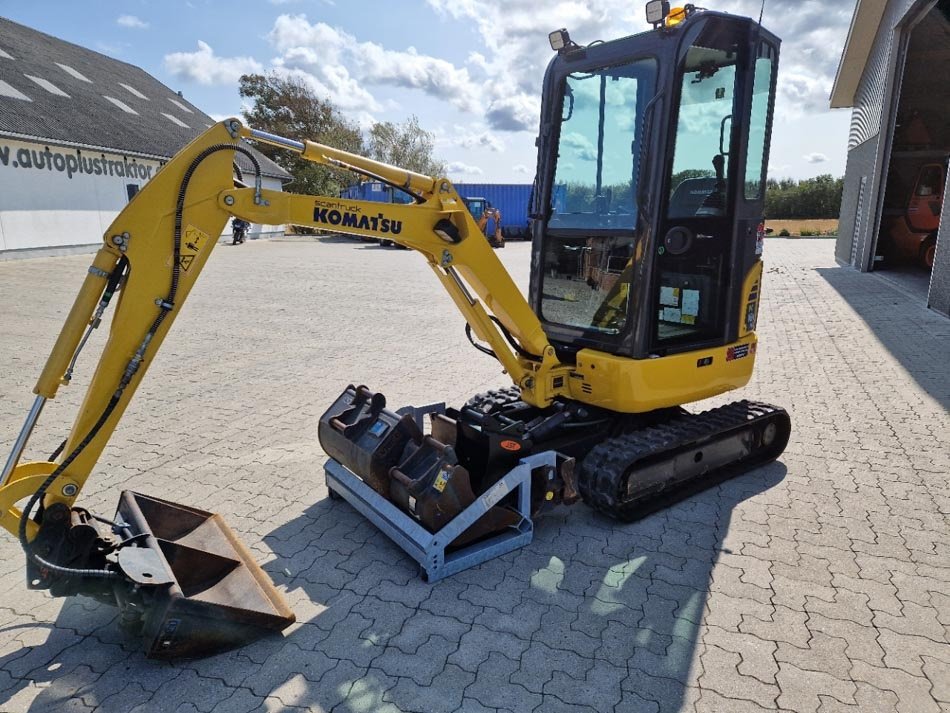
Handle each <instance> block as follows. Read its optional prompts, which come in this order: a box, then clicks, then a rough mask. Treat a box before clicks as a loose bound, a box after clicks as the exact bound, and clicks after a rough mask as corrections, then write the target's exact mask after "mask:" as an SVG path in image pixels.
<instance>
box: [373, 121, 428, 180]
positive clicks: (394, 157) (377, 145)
mask: <svg viewBox="0 0 950 713" xmlns="http://www.w3.org/2000/svg"><path fill="white" fill-rule="evenodd" d="M434 147H435V144H434V141H433V136H432V134H431V133H430V132H428V131H426V130H425V129H423V128H422V127H421V126H420V125H419V119H418V117H416V116H411V117H410V118H409V119H407V120H406V121H405V123H402V124H393V123H392V122H389V121H383V122H379V123H377V124H373V128H371V129H370V131H369V156H370V158H374V159H376V160H377V161H382V162H384V163H389V164H392V165H393V166H399V168H405V169H407V170H409V171H415V172H416V173H423V174H425V175H427V176H444V175H445V164H444V163H443V162H442V161H439V160H437V159H436V158H435V156H434V155H433V150H434Z"/></svg>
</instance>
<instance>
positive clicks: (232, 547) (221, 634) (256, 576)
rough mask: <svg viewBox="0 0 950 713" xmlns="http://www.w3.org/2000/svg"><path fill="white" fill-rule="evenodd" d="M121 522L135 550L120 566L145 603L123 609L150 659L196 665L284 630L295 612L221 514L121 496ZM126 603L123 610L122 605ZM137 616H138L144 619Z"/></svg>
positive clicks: (125, 553) (122, 553)
mask: <svg viewBox="0 0 950 713" xmlns="http://www.w3.org/2000/svg"><path fill="white" fill-rule="evenodd" d="M117 521H118V522H121V523H125V525H126V526H127V527H126V528H123V529H127V530H128V532H123V534H125V535H126V536H128V537H135V538H136V539H137V540H139V541H140V543H139V545H140V546H138V547H125V548H123V549H122V550H120V554H119V567H120V568H121V569H122V571H123V573H124V574H125V576H126V577H127V578H128V579H130V580H131V581H132V582H134V583H136V584H138V585H140V586H139V587H138V588H137V592H136V593H142V601H141V602H122V601H120V602H119V606H120V608H121V609H122V611H123V621H124V622H126V623H128V624H131V625H132V626H133V627H135V628H138V627H139V626H141V629H140V631H141V635H142V637H143V639H144V644H145V650H146V654H147V655H148V656H149V657H151V658H160V659H172V658H199V657H203V656H210V655H213V654H217V653H221V652H223V651H227V650H229V649H234V648H237V647H240V646H244V645H246V644H249V643H251V642H252V641H255V640H256V639H259V638H261V637H262V636H265V635H267V634H270V633H273V632H277V631H280V630H282V629H285V628H286V627H288V626H290V624H292V623H293V622H294V615H293V612H291V611H290V608H289V607H288V606H287V603H286V602H285V601H284V598H283V597H282V596H281V594H280V592H278V591H277V589H276V588H275V587H274V585H273V584H272V583H271V581H270V579H269V578H268V576H267V575H266V574H265V573H264V571H263V570H262V569H261V568H260V567H259V566H258V565H257V563H256V562H255V561H254V558H253V556H252V555H251V553H250V552H249V551H248V550H247V548H246V547H245V546H244V545H243V544H242V543H241V542H240V540H239V539H238V538H237V536H236V535H235V533H234V532H233V531H232V530H231V528H230V527H228V526H227V525H226V524H225V522H224V520H223V519H222V518H221V516H220V515H215V514H213V513H210V512H205V511H203V510H197V509H195V508H190V507H186V506H184V505H178V504H175V503H171V502H168V501H166V500H159V499H158V498H153V497H149V496H147V495H141V494H139V493H133V492H130V491H124V492H123V493H122V496H121V498H120V500H119V506H118V513H117ZM124 604H125V606H123V605H124ZM139 615H140V616H139Z"/></svg>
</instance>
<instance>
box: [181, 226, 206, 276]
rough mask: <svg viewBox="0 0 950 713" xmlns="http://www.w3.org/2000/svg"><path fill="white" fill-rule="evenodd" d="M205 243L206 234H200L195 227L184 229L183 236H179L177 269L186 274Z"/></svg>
mask: <svg viewBox="0 0 950 713" xmlns="http://www.w3.org/2000/svg"><path fill="white" fill-rule="evenodd" d="M207 242H208V236H207V234H205V233H203V232H201V231H200V230H198V228H196V227H195V226H193V225H189V226H188V227H187V228H185V234H184V235H182V236H181V252H180V254H179V256H178V265H179V267H181V269H182V270H184V271H185V272H187V271H188V268H190V267H191V266H192V264H194V262H195V258H196V257H198V253H200V252H201V250H202V249H203V248H204V246H205V245H206V244H207Z"/></svg>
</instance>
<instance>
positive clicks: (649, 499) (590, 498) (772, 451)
mask: <svg viewBox="0 0 950 713" xmlns="http://www.w3.org/2000/svg"><path fill="white" fill-rule="evenodd" d="M768 422H774V423H775V424H776V426H777V432H776V436H775V438H774V440H773V442H772V443H771V444H770V446H769V447H767V448H760V449H759V450H757V451H755V452H753V453H751V454H750V455H748V456H746V457H745V458H743V459H742V460H740V461H738V462H737V463H735V464H732V465H728V466H725V467H721V468H717V469H715V470H713V471H708V472H704V473H702V474H701V475H700V476H699V477H688V478H686V479H685V480H682V481H680V482H670V481H667V482H666V483H664V484H662V486H661V487H659V488H651V489H647V490H645V491H644V492H642V493H641V494H639V495H636V496H634V498H633V499H624V498H623V497H622V495H623V494H625V493H626V490H627V483H628V481H629V479H630V478H635V477H636V464H638V463H643V462H645V461H646V462H649V463H651V464H655V463H656V461H657V459H658V458H662V457H663V454H664V452H666V453H668V454H670V456H671V457H672V456H673V455H674V454H676V453H677V452H679V451H681V450H683V449H686V448H689V447H690V446H691V445H696V444H701V443H703V442H707V441H711V440H714V439H715V438H716V437H717V436H718V435H720V434H724V433H725V432H727V431H734V430H740V429H743V428H748V427H752V428H763V427H764V426H765V425H766V424H767V423H768ZM790 430H791V426H790V421H789V418H788V414H787V413H786V412H785V411H784V409H780V408H778V407H776V406H770V405H769V404H763V403H757V402H752V401H737V402H735V403H731V404H728V405H726V406H720V407H719V408H716V409H712V410H710V411H705V412H703V413H699V414H688V415H684V416H681V417H679V418H676V419H673V420H671V421H668V422H666V423H662V424H659V425H656V426H650V427H648V428H644V429H642V430H639V431H634V432H631V433H626V434H622V435H619V436H616V437H614V438H610V439H608V440H606V441H604V442H603V443H601V444H599V445H597V446H595V447H594V448H592V449H591V451H590V453H588V454H587V456H586V457H585V458H584V460H583V461H582V462H581V466H580V468H579V469H578V470H579V473H578V488H579V490H580V492H581V496H582V497H583V499H584V502H586V503H587V504H588V505H589V506H590V507H592V508H594V509H595V510H598V511H599V512H602V513H604V514H605V515H608V516H609V517H612V518H615V519H617V520H620V521H623V522H633V521H635V520H639V519H640V518H643V517H646V516H647V515H649V514H651V513H653V512H655V511H657V510H659V509H661V508H664V507H666V506H668V505H671V504H672V503H674V502H677V501H679V500H682V499H683V498H685V497H688V496H689V495H692V494H694V493H697V492H699V491H701V490H705V489H706V488H708V487H711V486H713V485H716V484H717V483H721V482H722V481H724V480H726V479H728V478H732V477H735V476H737V475H741V474H742V473H744V472H746V471H748V470H749V469H751V468H754V467H756V466H759V465H762V464H764V463H768V462H770V461H772V460H775V459H776V458H777V457H778V456H779V455H781V453H782V451H783V450H785V446H786V444H787V443H788V437H789V433H790Z"/></svg>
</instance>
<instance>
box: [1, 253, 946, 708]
mask: <svg viewBox="0 0 950 713" xmlns="http://www.w3.org/2000/svg"><path fill="white" fill-rule="evenodd" d="M501 256H502V258H503V259H504V261H505V263H506V265H507V266H508V267H509V269H511V270H512V272H513V273H514V274H515V276H516V277H517V279H518V280H519V282H520V283H521V284H522V285H524V284H525V283H526V281H527V270H528V264H529V250H528V246H526V245H523V244H514V245H510V246H509V247H507V248H506V249H505V250H504V251H503V252H502V253H501ZM766 259H767V267H766V282H765V291H764V303H763V308H762V313H761V316H760V336H761V339H762V345H761V349H760V350H759V359H758V364H757V369H756V374H755V377H754V379H753V381H752V383H751V384H750V385H749V386H748V387H746V388H745V389H744V390H742V391H741V392H740V393H739V394H738V396H747V397H750V398H756V399H761V400H767V401H771V402H774V403H776V404H780V405H782V406H785V407H786V408H788V409H789V411H790V412H791V415H792V420H793V424H794V430H793V433H792V439H791V443H790V444H789V447H788V449H787V451H786V452H785V454H784V455H783V456H782V458H781V459H780V461H778V462H776V463H774V464H772V465H769V466H767V467H764V468H760V469H758V470H756V471H754V472H751V473H749V474H747V475H745V476H743V477H740V478H737V479H734V480H732V481H729V482H727V483H725V484H722V485H719V486H717V487H715V488H713V489H711V490H708V491H706V492H704V493H702V494H699V495H696V496H694V497H692V498H690V499H689V500H686V501H684V502H682V503H680V504H678V505H676V506H675V507H672V508H670V509H667V510H665V511H663V512H660V513H657V514H655V515H653V516H651V517H649V518H648V519H646V520H643V521H641V522H639V523H636V524H632V525H618V524H616V523H613V522H611V521H608V520H605V519H603V518H602V517H599V516H597V515H595V514H593V513H592V512H591V511H590V510H588V509H587V508H586V507H584V506H583V505H578V506H575V507H574V508H572V509H570V510H568V509H563V510H558V511H556V512H554V513H553V514H551V515H549V516H547V517H545V518H544V519H542V520H540V521H538V522H537V523H536V536H535V540H534V542H532V543H531V544H530V545H529V546H527V547H525V548H524V549H522V550H520V551H517V552H515V553H512V554H509V555H507V556H504V557H502V558H500V559H497V560H495V561H492V562H490V563H488V564H485V565H483V566H481V567H478V568H475V569H472V570H469V571H467V572H464V573H462V574H459V575H457V576H454V577H452V578H450V579H448V580H445V581H443V582H440V583H437V584H434V585H430V584H426V583H424V582H423V581H422V580H421V579H420V578H419V576H418V572H417V570H416V568H415V566H414V565H413V563H412V561H411V560H410V559H409V558H408V557H407V556H405V555H404V554H402V553H401V552H400V551H399V550H398V549H396V548H395V547H394V546H393V545H392V544H390V543H389V542H388V540H386V538H385V537H383V536H382V535H380V534H379V533H378V532H377V531H376V530H375V529H374V528H373V527H372V526H371V525H369V524H368V523H367V522H366V521H365V520H364V519H363V518H362V517H360V516H359V515H358V514H356V513H355V511H354V510H352V509H351V508H350V507H349V506H348V505H347V504H346V503H343V502H338V501H330V500H329V499H328V498H327V490H326V487H325V483H324V477H323V471H322V467H321V466H322V463H323V461H324V459H325V455H324V454H323V453H322V452H321V450H320V447H319V445H318V443H317V439H316V423H317V419H318V417H319V416H320V414H321V413H322V412H323V410H324V409H325V408H326V407H327V406H328V405H329V404H330V403H331V402H332V401H333V399H334V398H335V397H336V396H337V395H338V393H339V392H340V391H341V390H342V389H343V387H345V386H346V384H347V383H350V382H353V383H365V384H368V385H369V386H371V387H372V388H374V389H378V390H381V391H383V392H384V393H386V394H387V396H388V397H389V402H390V404H392V405H395V406H398V405H403V404H408V403H416V404H421V403H427V402H431V401H438V400H443V399H444V400H446V401H448V402H450V403H456V404H457V403H459V402H461V401H463V400H464V399H466V398H467V397H468V396H470V395H471V394H473V393H475V392H478V391H482V390H484V389H487V388H490V387H494V386H500V385H504V384H505V378H504V376H503V375H502V374H501V373H500V371H499V368H498V366H497V364H495V363H494V362H493V361H492V360H490V359H489V358H488V357H485V356H483V355H481V354H479V353H477V352H475V351H474V350H472V349H471V348H470V347H469V346H468V344H467V343H466V341H465V337H464V335H463V332H462V323H461V320H460V318H459V316H458V315H457V313H456V312H455V310H454V307H453V306H452V305H451V303H450V301H449V300H448V299H447V298H446V297H445V296H444V295H443V294H441V292H440V290H441V288H440V287H439V285H438V283H437V282H436V280H434V279H433V277H432V275H431V274H430V272H429V270H428V268H427V267H426V266H425V265H424V263H423V262H422V261H421V260H420V259H419V258H418V257H417V256H416V255H414V254H412V253H410V252H403V251H396V250H389V249H381V248H378V247H375V246H370V245H366V244H363V243H358V242H352V241H349V240H343V239H339V240H323V241H318V240H314V239H306V240H286V241H271V242H251V243H248V244H246V245H243V246H239V247H231V246H227V245H222V246H221V247H220V248H219V249H218V251H217V253H216V254H215V256H214V257H213V259H212V261H211V263H210V264H209V266H208V267H207V269H206V272H205V275H204V276H203V277H202V280H201V281H200V282H199V284H198V286H197V287H196V289H195V292H194V293H193V296H192V297H191V299H190V300H189V304H188V305H187V306H186V308H185V310H184V312H183V314H182V316H181V317H180V318H179V320H178V322H177V323H176V324H175V326H174V328H173V330H172V333H171V335H170V337H169V339H168V340H167V342H166V344H165V346H164V347H163V350H162V352H161V353H160V355H159V357H158V359H157V362H156V364H155V366H154V367H153V368H152V370H151V372H150V373H149V375H148V376H147V378H146V380H145V382H144V384H143V386H142V388H141V389H140V391H139V393H138V394H137V395H136V398H135V400H134V401H133V403H132V406H131V407H130V409H129V411H128V413H127V414H126V416H125V418H124V420H123V422H122V424H121V426H120V428H119V429H118V430H117V431H116V433H115V435H114V437H113V438H112V441H111V444H110V445H109V447H108V448H107V449H106V451H105V453H104V455H103V457H102V459H101V461H100V463H99V466H98V467H97V469H96V472H95V474H94V476H93V477H92V478H91V479H90V481H89V482H88V484H87V487H86V488H85V489H84V491H83V494H82V499H81V503H82V504H84V505H85V506H87V507H89V508H91V509H93V510H95V511H98V512H100V513H101V514H104V515H109V514H111V512H112V510H113V508H114V507H115V502H116V500H117V499H118V494H119V491H120V490H121V489H123V488H131V489H136V490H140V491H143V492H146V493H153V494H157V495H160V496H164V497H169V498H171V499H174V500H178V501H180V502H184V503H188V504H191V505H194V506H198V507H202V508H206V509H209V510H213V511H216V512H220V513H222V514H223V515H224V516H226V518H227V520H228V522H229V523H230V524H231V526H232V527H234V528H235V529H236V530H237V531H238V532H239V533H240V535H241V536H242V537H243V538H244V541H245V542H246V543H247V544H248V545H249V546H250V547H251V548H252V549H253V550H254V552H255V553H256V554H257V556H258V557H259V560H260V561H261V562H262V563H263V565H264V567H265V569H266V570H267V571H268V572H269V573H270V574H271V576H272V577H273V579H274V581H275V582H276V583H277V586H278V587H280V589H281V590H283V591H284V592H285V593H286V595H287V597H288V598H289V600H290V602H291V603H292V605H293V608H294V610H295V611H296V614H297V618H298V623H297V624H295V625H294V626H293V628H291V629H290V630H288V631H287V632H286V634H285V635H284V636H281V637H273V638H270V639H266V640H264V641H261V642H259V643H256V644H254V645H251V646H248V647H246V648H244V649H242V650H240V651H236V652H232V653H228V654H225V655H221V656H218V657H215V658H212V659H208V660H203V661H191V662H182V663H176V664H168V663H156V662H152V661H148V660H146V659H144V658H143V656H142V654H141V653H140V652H139V651H138V649H137V647H136V644H135V643H134V642H130V641H128V640H126V639H124V638H123V637H122V635H121V634H120V632H119V631H118V629H117V627H116V624H115V615H114V610H113V609H111V608H109V607H106V606H104V605H97V604H96V603H94V602H92V601H90V600H86V599H83V598H73V599H69V600H62V599H52V598H50V597H49V596H47V595H46V594H45V593H38V592H28V591H27V590H26V588H25V584H24V575H23V557H22V554H21V552H20V550H19V548H18V546H17V544H16V542H15V541H14V540H13V538H11V537H3V538H0V711H37V712H39V711H42V712H44V713H46V712H48V711H50V712H51V711H75V712H76V713H80V712H86V711H90V712H91V711H103V712H104V711H122V712H126V711H136V712H139V711H142V712H144V711H192V712H193V711H201V712H202V713H210V712H211V711H215V712H220V713H232V712H233V713H240V712H241V711H258V710H266V711H277V710H295V709H310V710H317V711H331V710H332V711H335V712H347V711H349V712H353V713H355V712H357V711H418V712H420V713H438V712H442V711H445V712H449V711H466V712H471V713H485V712H489V711H491V712H493V713H502V712H512V713H514V712H517V713H520V712H522V711H525V712H527V711H540V712H543V713H548V712H552V713H556V712H563V713H567V712H570V713H581V712H591V713H594V712H596V713H606V712H608V711H612V712H614V713H633V712H637V713H640V712H643V713H646V712H651V713H652V712H655V711H664V712H673V711H691V712H697V713H698V712H701V711H707V712H709V711H717V712H718V711H723V712H726V713H733V712H735V713H744V712H745V711H762V710H772V711H774V710H781V711H796V712H797V713H812V712H815V711H821V712H822V713H845V712H852V711H853V712H860V713H868V712H872V713H873V712H877V711H901V712H902V713H928V712H930V711H940V710H944V711H946V710H950V646H948V645H947V644H948V638H950V528H948V513H950V486H948V472H950V449H948V436H950V417H948V411H947V409H948V404H950V320H947V319H944V318H942V317H939V316H938V315H936V314H934V313H932V312H928V311H927V310H926V309H925V308H924V307H923V306H922V304H921V303H920V302H915V301H914V300H913V299H911V298H910V297H909V296H908V295H907V294H906V293H905V292H902V291H900V290H898V289H895V288H894V287H893V286H892V285H889V284H888V283H886V282H884V281H883V280H881V279H879V278H877V277H875V276H868V275H859V274H857V273H855V272H853V271H851V270H850V269H847V268H841V267H838V266H837V265H836V264H835V262H834V259H833V243H832V242H831V241H828V240H824V241H818V240H815V241H810V240H798V241H792V240H789V241H786V240H778V239H776V240H770V241H768V243H767V247H766ZM88 262H89V258H88V257H87V256H78V257H65V258H44V259H33V260H24V261H15V262H5V263H4V262H0V439H2V443H3V444H4V446H3V448H4V450H3V458H5V457H6V452H7V450H6V449H7V448H8V445H9V444H10V443H11V442H12V440H13V438H14V436H15V434H16V432H17V431H18V430H19V427H20V425H21V423H22V420H23V417H24V416H25V413H26V411H27V409H28V408H29V406H30V404H31V402H32V395H31V393H30V391H31V388H32V386H33V382H34V380H35V379H36V377H37V375H38V373H39V371H40V368H41V364H42V361H43V360H44V359H45V356H46V354H47V352H48V350H49V348H50V346H51V345H52V342H53V340H54V338H55V336H56V334H57V332H58V330H59V327H60V325H61V323H62V321H63V319H64V318H65V315H66V312H67V310H68V309H69V306H70V304H71V301H72V299H73V297H74V295H75V293H76V291H77V289H78V287H79V283H80V282H81V280H82V279H83V274H84V272H85V269H86V266H87V265H88ZM99 339H100V341H99V342H98V343H100V344H101V336H100V337H99ZM94 360H95V349H94V348H92V347H91V348H90V350H89V354H88V355H87V356H86V358H85V359H84V360H83V361H82V362H81V367H80V376H78V377H77V378H76V380H75V382H74V384H73V386H71V387H69V388H68V389H64V390H63V392H62V394H61V396H60V397H58V398H57V399H56V401H55V402H53V403H51V404H50V405H49V406H48V407H47V412H46V413H45V414H44V419H43V421H42V423H41V426H40V428H39V429H38V431H37V433H36V435H35V437H34V440H33V442H32V443H31V447H30V454H31V455H32V456H45V455H47V454H48V453H49V452H50V451H51V450H52V449H53V448H54V446H55V445H56V444H58V443H59V441H60V440H61V439H62V437H63V435H64V432H65V430H66V429H67V428H68V426H69V424H70V422H71V418H72V417H73V416H74V414H75V411H76V409H77V408H78V404H79V402H80V399H81V396H82V391H83V386H84V384H85V383H87V382H88V378H89V374H90V372H91V369H92V365H93V364H94ZM733 396H736V395H733ZM728 398H732V396H730V397H723V398H720V399H717V400H715V401H714V402H710V405H714V404H716V403H719V402H722V401H725V400H728Z"/></svg>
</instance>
